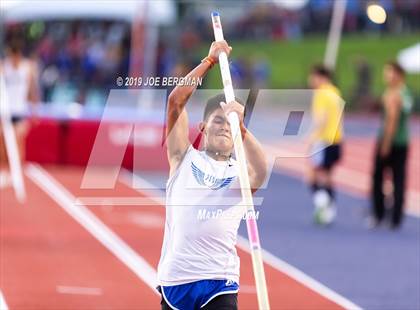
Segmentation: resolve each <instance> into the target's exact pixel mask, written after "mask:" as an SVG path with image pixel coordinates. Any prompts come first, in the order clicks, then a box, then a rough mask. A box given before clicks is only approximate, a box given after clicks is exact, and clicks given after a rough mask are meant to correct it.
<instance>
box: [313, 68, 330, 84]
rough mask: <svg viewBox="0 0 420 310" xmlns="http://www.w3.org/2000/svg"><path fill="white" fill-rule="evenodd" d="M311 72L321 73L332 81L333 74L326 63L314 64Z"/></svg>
mask: <svg viewBox="0 0 420 310" xmlns="http://www.w3.org/2000/svg"><path fill="white" fill-rule="evenodd" d="M311 74H316V75H320V76H322V77H325V78H327V79H329V80H330V81H332V79H333V74H332V72H331V70H330V69H328V68H327V67H325V66H324V65H314V66H312V68H311Z"/></svg>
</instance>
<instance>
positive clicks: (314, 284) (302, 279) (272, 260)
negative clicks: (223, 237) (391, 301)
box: [237, 235, 362, 310]
mask: <svg viewBox="0 0 420 310" xmlns="http://www.w3.org/2000/svg"><path fill="white" fill-rule="evenodd" d="M237 246H238V247H239V248H240V249H241V250H243V251H245V252H247V253H251V251H250V249H249V241H248V239H246V238H244V237H242V236H240V235H238V239H237ZM262 255H263V260H264V262H265V263H266V264H268V265H270V266H271V267H273V268H274V269H277V270H278V271H280V272H282V273H284V274H286V275H288V276H289V277H290V278H292V279H294V280H295V281H297V282H299V283H301V284H303V285H304V286H306V287H307V288H309V289H311V290H313V291H315V292H316V293H318V294H319V295H321V296H323V297H325V298H326V299H329V300H332V301H333V302H335V303H336V304H338V305H340V306H342V307H343V308H345V309H351V310H361V309H362V308H360V306H358V305H356V304H355V303H353V302H351V301H350V300H348V299H347V298H345V297H343V296H342V295H340V294H338V293H337V292H335V291H333V290H332V289H330V288H329V287H327V286H325V285H324V284H322V283H320V282H318V281H317V280H315V279H314V278H312V277H310V276H309V275H307V274H306V273H304V272H302V271H301V270H299V269H297V268H296V267H294V266H292V265H290V264H288V263H286V262H285V261H283V260H282V259H280V258H278V257H277V256H275V255H274V254H271V253H270V252H268V251H267V250H264V249H262Z"/></svg>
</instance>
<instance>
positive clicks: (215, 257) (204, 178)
mask: <svg viewBox="0 0 420 310" xmlns="http://www.w3.org/2000/svg"><path fill="white" fill-rule="evenodd" d="M237 176H238V165H237V162H236V161H235V160H233V159H230V160H229V161H216V160H214V159H212V158H211V157H209V156H208V155H207V154H206V153H205V152H200V151H197V150H196V149H194V148H193V147H192V146H190V147H189V148H188V151H187V153H186V155H185V157H184V159H183V161H182V162H181V164H180V166H179V167H178V169H177V171H176V172H175V174H174V175H173V176H172V177H171V178H170V179H169V180H168V183H167V185H166V221H165V235H164V240H163V245H162V253H161V258H160V262H159V267H158V281H159V285H163V286H172V285H179V284H184V283H188V282H194V281H199V280H205V279H227V280H232V281H235V282H237V283H239V257H238V255H237V253H236V248H235V245H236V237H237V233H238V228H239V224H240V220H241V218H242V217H243V215H244V213H245V211H246V209H245V207H243V206H240V205H239V203H240V202H241V199H242V198H241V192H240V186H239V180H238V177H237Z"/></svg>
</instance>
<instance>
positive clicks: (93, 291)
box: [55, 285, 102, 296]
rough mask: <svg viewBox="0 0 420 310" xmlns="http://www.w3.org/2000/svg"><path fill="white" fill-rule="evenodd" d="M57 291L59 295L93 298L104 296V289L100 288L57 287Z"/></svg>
mask: <svg viewBox="0 0 420 310" xmlns="http://www.w3.org/2000/svg"><path fill="white" fill-rule="evenodd" d="M55 290H56V291H57V293H60V294H71V295H92V296H100V295H102V289H101V288H99V287H82V286H66V285H57V287H56V288H55Z"/></svg>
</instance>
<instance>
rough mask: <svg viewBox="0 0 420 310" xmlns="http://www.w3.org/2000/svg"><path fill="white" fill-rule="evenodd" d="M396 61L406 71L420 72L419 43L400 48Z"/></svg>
mask: <svg viewBox="0 0 420 310" xmlns="http://www.w3.org/2000/svg"><path fill="white" fill-rule="evenodd" d="M398 63H399V64H400V65H401V66H402V67H403V69H404V70H405V71H406V72H407V73H420V43H417V44H415V45H413V46H410V47H408V48H405V49H403V50H401V51H400V52H399V53H398Z"/></svg>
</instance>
